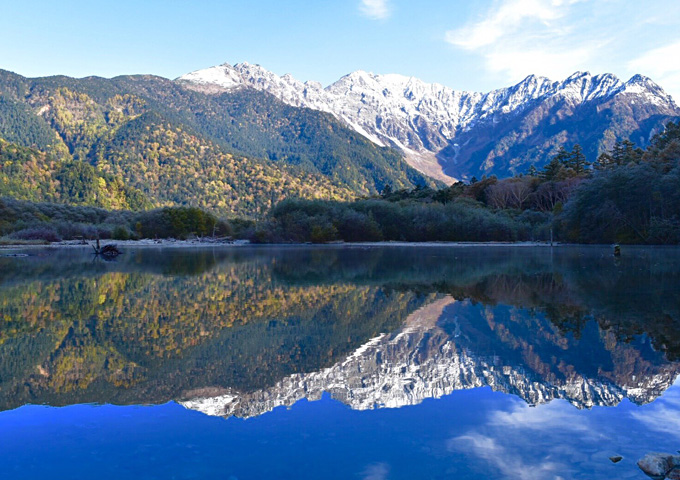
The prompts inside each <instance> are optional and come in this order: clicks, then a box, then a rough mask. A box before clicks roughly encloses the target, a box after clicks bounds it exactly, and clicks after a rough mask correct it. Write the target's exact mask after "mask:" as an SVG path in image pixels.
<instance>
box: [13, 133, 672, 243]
mask: <svg viewBox="0 0 680 480" xmlns="http://www.w3.org/2000/svg"><path fill="white" fill-rule="evenodd" d="M190 237H218V238H240V239H247V240H250V241H252V242H256V243H305V242H313V243H325V242H336V241H345V242H380V241H403V242H430V241H453V242H494V241H501V242H516V241H549V240H550V239H551V238H553V239H554V240H555V241H561V242H571V243H613V242H618V243H630V244H678V243H680V122H678V123H670V124H668V126H667V128H666V130H665V131H664V132H663V133H662V134H660V135H657V136H656V137H655V138H654V139H653V140H652V142H651V144H650V146H649V147H648V148H647V149H646V150H642V149H640V148H636V147H635V145H633V144H632V143H630V142H620V143H616V144H615V145H614V147H613V148H612V150H611V151H609V152H606V153H603V154H602V155H600V157H599V158H598V159H597V160H596V161H595V162H592V163H591V162H588V161H587V159H586V158H585V156H584V155H583V152H582V150H581V148H580V147H579V146H578V145H574V146H573V147H572V148H571V150H567V149H561V150H560V151H559V152H558V153H557V154H556V155H555V156H554V157H553V159H552V160H551V162H550V163H548V164H547V165H546V166H545V167H544V168H543V169H542V170H540V171H539V170H537V169H536V168H533V167H532V168H531V169H529V171H528V172H527V173H526V174H524V175H520V176H517V177H513V178H507V179H502V180H499V179H497V178H495V177H489V178H485V177H484V178H482V179H479V180H477V179H474V178H473V179H471V181H470V182H469V183H463V182H459V183H455V184H453V185H451V186H450V187H445V188H441V189H437V190H435V189H432V188H427V187H417V188H415V189H410V190H396V191H395V190H392V188H390V187H389V186H387V187H385V189H384V190H383V191H382V192H381V194H380V195H376V196H372V197H367V198H361V199H357V200H354V201H324V200H300V199H287V200H284V201H282V202H280V203H279V204H277V205H276V206H275V207H274V208H273V209H272V210H271V211H270V212H269V213H268V214H267V215H266V216H264V217H262V218H260V219H258V220H250V219H238V218H229V219H225V218H218V217H217V216H216V215H214V214H213V213H211V212H207V211H204V210H201V209H199V208H196V207H184V206H181V207H165V208H160V209H155V210H148V211H108V210H104V209H100V208H94V207H86V206H71V205H64V204H53V203H31V202H26V201H19V200H15V199H11V198H0V244H2V243H5V244H11V243H13V242H14V243H20V242H34V241H38V242H56V241H60V240H69V239H95V238H101V239H109V238H111V239H117V240H129V239H143V238H176V239H186V238H190Z"/></svg>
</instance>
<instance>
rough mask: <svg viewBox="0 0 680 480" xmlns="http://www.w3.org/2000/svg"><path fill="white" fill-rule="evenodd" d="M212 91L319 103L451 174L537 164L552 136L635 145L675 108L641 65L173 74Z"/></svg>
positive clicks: (427, 169)
mask: <svg viewBox="0 0 680 480" xmlns="http://www.w3.org/2000/svg"><path fill="white" fill-rule="evenodd" d="M176 81H177V82H178V83H179V84H181V85H183V86H185V87H186V88H189V89H192V90H197V91H200V92H203V93H208V94H218V93H223V92H228V91H235V90H238V89H243V88H250V89H256V90H261V91H265V92H268V93H271V94H273V95H275V96H276V97H277V98H279V99H280V100H282V101H283V102H285V103H287V104H289V105H293V106H296V107H307V108H311V109H314V110H319V111H322V112H328V113H331V114H333V115H334V116H336V117H337V118H338V119H340V120H342V121H343V122H345V123H346V124H347V125H349V126H350V127H351V128H353V129H354V130H355V131H357V132H358V133H360V134H362V135H364V136H366V137H367V138H369V139H370V140H371V141H373V142H374V143H376V144H377V145H381V146H382V145H389V146H394V147H397V148H399V149H401V150H402V151H403V152H404V153H405V155H406V158H407V160H408V162H409V163H410V164H411V165H412V166H413V167H415V168H416V169H418V170H420V171H421V172H424V173H426V174H428V175H430V176H432V177H434V178H438V179H440V180H444V181H448V182H451V181H452V180H453V179H454V178H455V179H469V178H471V177H472V176H474V175H477V176H480V175H483V174H487V175H488V174H496V175H499V176H508V175H511V174H516V173H522V172H524V171H525V170H526V169H527V168H528V167H529V165H530V164H532V163H534V164H536V165H537V166H540V165H542V164H544V163H545V162H546V161H547V159H548V158H549V157H550V155H553V154H554V153H555V152H556V150H557V149H558V147H559V146H560V145H564V144H567V145H569V144H572V145H573V144H575V143H580V144H581V145H582V146H583V147H584V150H585V151H586V153H587V154H589V155H590V156H591V158H592V157H594V156H596V155H597V154H598V153H599V152H601V151H603V150H604V149H608V148H611V146H612V145H613V143H614V142H615V141H616V140H620V139H628V138H630V139H631V140H633V141H634V142H636V143H638V144H639V145H645V144H646V143H647V142H648V140H649V138H650V136H651V135H652V134H653V133H654V132H656V131H658V130H659V129H660V128H661V127H662V125H664V123H665V122H667V121H668V120H670V119H671V118H673V117H677V116H680V109H679V108H678V107H677V105H676V104H675V102H674V101H673V99H672V98H671V97H670V96H669V95H668V94H666V93H665V92H664V91H663V89H662V88H661V87H659V86H658V85H656V84H655V83H654V82H653V81H652V80H650V79H649V78H646V77H643V76H641V75H636V76H634V77H632V78H631V79H630V80H628V81H627V82H623V81H621V80H619V79H618V78H617V77H615V76H614V75H611V74H603V75H595V76H593V75H591V74H590V73H588V72H577V73H575V74H573V75H572V76H570V77H569V78H567V79H565V80H563V81H552V80H549V79H547V78H544V77H536V76H534V75H531V76H529V77H527V78H525V79H524V80H523V81H521V82H520V83H518V84H517V85H514V86H511V87H507V88H501V89H498V90H493V91H491V92H488V93H479V92H465V91H457V90H453V89H451V88H449V87H445V86H443V85H438V84H429V83H425V82H423V81H422V80H419V79H417V78H414V77H406V76H402V75H396V74H390V75H375V74H372V73H367V72H363V71H356V72H353V73H350V74H349V75H346V76H344V77H342V78H341V79H339V80H338V81H337V82H335V83H333V84H331V85H329V86H327V87H326V88H323V87H322V85H321V84H319V83H318V82H312V81H308V82H304V83H303V82H300V81H299V80H296V79H295V78H293V77H292V76H291V75H284V76H281V77H280V76H278V75H276V74H274V73H272V72H269V71H267V70H266V69H264V68H263V67H261V66H259V65H252V64H249V63H239V64H236V65H233V66H232V65H229V64H226V63H225V64H223V65H219V66H215V67H211V68H207V69H203V70H198V71H195V72H191V73H188V74H186V75H183V76H181V77H179V78H178V79H177V80H176Z"/></svg>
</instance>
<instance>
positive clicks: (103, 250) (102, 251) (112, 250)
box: [92, 239, 123, 257]
mask: <svg viewBox="0 0 680 480" xmlns="http://www.w3.org/2000/svg"><path fill="white" fill-rule="evenodd" d="M92 248H93V249H94V254H95V255H102V256H104V257H116V256H118V255H120V254H121V253H123V252H121V251H120V250H119V249H118V247H117V246H116V244H115V243H110V244H108V245H104V246H103V247H100V246H99V239H97V244H96V245H92Z"/></svg>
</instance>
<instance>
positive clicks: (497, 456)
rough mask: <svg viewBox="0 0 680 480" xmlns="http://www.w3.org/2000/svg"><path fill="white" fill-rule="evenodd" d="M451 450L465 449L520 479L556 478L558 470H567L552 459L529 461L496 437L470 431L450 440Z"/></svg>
mask: <svg viewBox="0 0 680 480" xmlns="http://www.w3.org/2000/svg"><path fill="white" fill-rule="evenodd" d="M447 447H448V450H449V451H459V450H462V451H465V452H469V453H472V454H474V455H476V456H477V457H479V458H481V459H482V460H484V461H485V462H486V463H488V464H490V465H493V466H494V467H496V468H497V469H498V471H500V472H501V473H502V474H503V478H514V479H518V480H548V479H550V480H554V479H556V478H560V477H558V476H557V475H556V474H557V472H560V471H564V470H566V466H564V465H560V464H559V463H557V462H554V461H552V460H543V461H537V462H531V461H527V460H526V459H524V458H522V455H520V454H518V453H517V452H513V451H511V449H509V448H507V447H505V446H503V445H501V444H500V443H499V442H498V441H497V440H495V439H494V438H491V437H488V436H485V435H481V434H478V433H470V434H468V435H463V436H460V437H456V438H453V439H451V440H449V442H448V444H447Z"/></svg>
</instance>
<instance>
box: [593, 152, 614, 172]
mask: <svg viewBox="0 0 680 480" xmlns="http://www.w3.org/2000/svg"><path fill="white" fill-rule="evenodd" d="M614 165H616V164H615V162H614V157H613V156H612V155H610V154H609V153H607V152H603V153H601V154H600V156H599V157H597V161H595V164H594V165H593V166H594V167H595V169H596V170H608V169H610V168H612V167H613V166H614Z"/></svg>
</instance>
